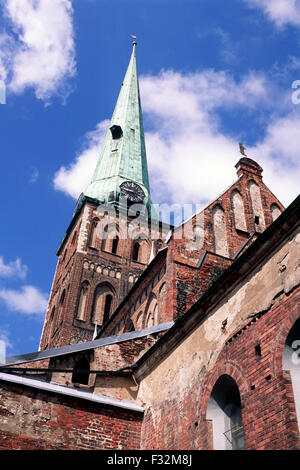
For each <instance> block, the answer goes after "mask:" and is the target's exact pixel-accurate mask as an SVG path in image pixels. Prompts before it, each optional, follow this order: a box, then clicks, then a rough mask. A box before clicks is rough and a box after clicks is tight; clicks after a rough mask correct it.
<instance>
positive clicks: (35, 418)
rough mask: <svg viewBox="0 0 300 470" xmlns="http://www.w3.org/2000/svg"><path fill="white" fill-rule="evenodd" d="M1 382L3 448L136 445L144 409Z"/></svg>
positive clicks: (71, 448) (71, 447)
mask: <svg viewBox="0 0 300 470" xmlns="http://www.w3.org/2000/svg"><path fill="white" fill-rule="evenodd" d="M0 385H1V389H0V414H1V434H0V449H1V450H11V449H12V450H54V449H55V450H78V449H82V450H100V449H124V450H128V449H139V442H140V427H141V420H142V413H139V412H134V411H130V410H123V409H119V408H114V407H111V406H106V405H101V404H96V405H95V404H91V403H87V402H85V401H83V400H77V399H74V397H73V398H71V397H62V396H59V395H54V394H53V395H52V394H49V393H44V392H41V391H36V390H33V389H29V388H24V387H22V386H18V385H8V384H4V383H1V384H0Z"/></svg>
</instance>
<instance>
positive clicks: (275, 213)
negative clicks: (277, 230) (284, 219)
mask: <svg viewBox="0 0 300 470" xmlns="http://www.w3.org/2000/svg"><path fill="white" fill-rule="evenodd" d="M271 214H272V220H273V222H274V221H275V220H276V219H278V217H279V216H280V214H281V210H280V209H279V207H278V206H277V204H272V205H271Z"/></svg>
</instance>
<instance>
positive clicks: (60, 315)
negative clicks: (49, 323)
mask: <svg viewBox="0 0 300 470" xmlns="http://www.w3.org/2000/svg"><path fill="white" fill-rule="evenodd" d="M65 297H66V291H65V289H64V290H63V293H62V294H61V297H60V301H59V305H58V324H60V323H61V322H62V321H63V308H64V303H65Z"/></svg>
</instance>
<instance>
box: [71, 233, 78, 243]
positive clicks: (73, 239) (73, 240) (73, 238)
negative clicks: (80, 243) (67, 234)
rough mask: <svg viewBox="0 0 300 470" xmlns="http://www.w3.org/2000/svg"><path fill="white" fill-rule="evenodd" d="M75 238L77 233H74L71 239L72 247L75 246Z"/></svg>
mask: <svg viewBox="0 0 300 470" xmlns="http://www.w3.org/2000/svg"><path fill="white" fill-rule="evenodd" d="M76 237H77V232H74V234H73V237H72V242H71V245H72V246H73V245H74V244H75V241H76Z"/></svg>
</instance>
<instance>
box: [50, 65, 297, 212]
mask: <svg viewBox="0 0 300 470" xmlns="http://www.w3.org/2000/svg"><path fill="white" fill-rule="evenodd" d="M140 86H141V94H142V106H143V111H144V115H145V117H146V118H147V122H148V124H149V127H150V126H151V131H148V132H147V133H146V146H147V156H148V166H149V172H150V183H151V189H152V199H153V201H154V202H155V203H163V202H169V203H178V204H184V203H194V204H203V203H207V202H209V201H210V200H213V199H215V198H216V197H217V196H218V194H219V193H221V192H222V191H223V190H224V189H226V187H228V186H229V185H230V184H232V183H233V181H234V180H235V179H236V178H237V176H236V172H235V167H234V165H235V164H236V163H237V161H238V160H239V158H240V157H241V155H240V153H239V148H238V142H239V140H240V136H239V135H226V134H225V133H224V132H223V131H222V130H221V129H222V127H221V125H222V119H221V111H224V110H227V111H231V110H234V111H235V112H242V113H248V114H249V122H250V123H251V119H257V118H258V117H259V118H260V119H267V118H268V120H269V121H268V125H266V124H265V120H264V124H265V127H266V132H265V137H264V138H263V139H262V140H261V141H260V142H258V143H257V145H255V146H253V147H252V148H251V149H248V150H247V152H248V154H249V157H250V158H253V159H254V160H257V161H258V163H260V164H261V165H262V166H263V167H264V170H265V173H264V176H265V182H266V184H267V185H268V186H269V187H270V189H271V190H273V191H274V192H276V191H277V193H276V194H278V196H279V199H281V200H282V202H283V203H284V204H288V203H289V202H291V200H292V199H293V198H294V197H295V196H296V195H297V188H298V181H299V177H298V172H299V171H300V166H299V165H300V162H299V161H298V157H297V150H298V148H300V136H299V132H298V129H299V122H298V119H297V116H296V115H295V116H294V115H293V114H292V111H291V110H292V105H291V99H290V94H289V95H288V93H282V91H280V90H279V89H277V88H276V87H275V85H273V84H272V83H270V82H269V81H268V80H267V78H266V77H265V76H264V75H263V74H261V73H255V72H249V73H248V74H246V75H245V76H243V77H242V78H241V79H240V80H235V79H234V78H233V77H232V76H231V75H229V74H228V73H225V72H222V71H221V72H215V71H214V70H204V71H202V72H197V73H194V74H188V75H184V74H181V73H179V72H174V71H164V72H162V73H160V74H159V75H158V76H144V77H141V80H140ZM274 96H275V97H276V100H275V99H274ZM284 111H285V116H286V117H285V118H282V117H278V116H280V115H283V114H284ZM251 113H252V114H251ZM288 113H289V114H288ZM266 115H267V117H266ZM262 116H263V118H262ZM276 116H277V118H276ZM256 125H257V122H256ZM107 128H108V121H104V122H102V123H100V124H99V125H98V127H97V129H96V131H93V132H92V133H90V134H88V136H89V138H87V145H86V146H85V147H84V150H83V151H82V152H81V153H80V155H79V156H78V157H77V159H76V160H75V162H74V163H73V164H72V165H71V166H70V167H69V168H68V169H66V168H64V167H63V168H61V169H60V170H59V171H58V172H57V173H56V175H55V188H56V189H60V190H63V191H64V192H66V193H67V194H69V195H71V196H73V197H77V196H78V195H79V193H80V192H81V191H82V190H83V189H84V187H85V186H86V185H87V183H88V181H89V179H90V177H91V175H92V172H93V170H94V168H95V165H96V161H97V157H98V156H99V153H100V145H101V141H103V135H104V133H105V131H106V129H107ZM279 170H280V173H279V172H278V171H279ZM282 181H285V183H286V187H285V186H283V184H282ZM288 182H289V184H288Z"/></svg>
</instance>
